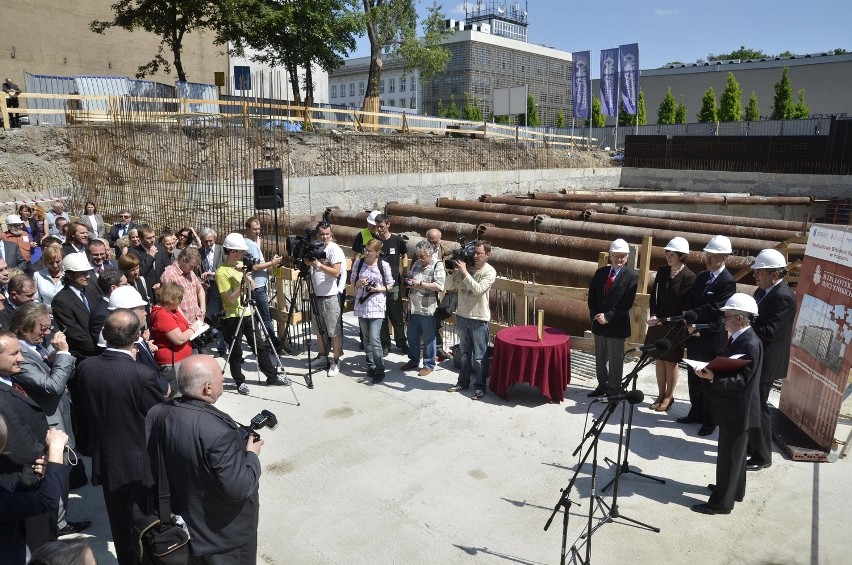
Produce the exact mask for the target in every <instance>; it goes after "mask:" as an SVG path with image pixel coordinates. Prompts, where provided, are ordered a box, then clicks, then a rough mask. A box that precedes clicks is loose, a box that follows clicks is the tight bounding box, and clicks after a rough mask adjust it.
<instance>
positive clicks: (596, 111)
mask: <svg viewBox="0 0 852 565" xmlns="http://www.w3.org/2000/svg"><path fill="white" fill-rule="evenodd" d="M585 125H587V126H588V125H589V120H586V122H585ZM604 126H606V116H604V115H603V114H601V99H600V98H597V97H595V98H594V99H593V100H592V127H596V128H602V127H604Z"/></svg>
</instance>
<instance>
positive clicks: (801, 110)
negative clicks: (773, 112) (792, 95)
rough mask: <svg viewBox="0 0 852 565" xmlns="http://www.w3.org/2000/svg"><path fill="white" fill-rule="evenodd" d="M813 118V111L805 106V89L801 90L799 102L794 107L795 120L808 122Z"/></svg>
mask: <svg viewBox="0 0 852 565" xmlns="http://www.w3.org/2000/svg"><path fill="white" fill-rule="evenodd" d="M810 117H811V109H810V108H808V105H807V104H805V89H804V88H800V89H799V101H798V102H796V105H795V106H794V107H793V119H794V120H806V119H808V118H810Z"/></svg>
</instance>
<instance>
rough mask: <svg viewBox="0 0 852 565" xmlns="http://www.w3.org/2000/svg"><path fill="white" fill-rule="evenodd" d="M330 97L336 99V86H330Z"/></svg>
mask: <svg viewBox="0 0 852 565" xmlns="http://www.w3.org/2000/svg"><path fill="white" fill-rule="evenodd" d="M331 97H332V98H337V85H336V84H332V85H331Z"/></svg>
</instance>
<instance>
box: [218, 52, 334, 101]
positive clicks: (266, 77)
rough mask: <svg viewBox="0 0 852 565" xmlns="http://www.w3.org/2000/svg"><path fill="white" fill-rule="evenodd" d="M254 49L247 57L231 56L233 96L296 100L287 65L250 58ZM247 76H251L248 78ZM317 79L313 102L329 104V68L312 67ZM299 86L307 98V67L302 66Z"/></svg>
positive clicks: (229, 85) (231, 90)
mask: <svg viewBox="0 0 852 565" xmlns="http://www.w3.org/2000/svg"><path fill="white" fill-rule="evenodd" d="M251 56H252V50H251V49H247V50H246V54H245V56H244V57H238V56H236V55H230V56H229V57H228V68H229V71H230V72H229V77H228V81H227V85H226V86H227V92H228V94H230V95H232V96H247V97H250V98H255V97H256V98H269V99H273V100H293V88H292V87H291V85H290V77H289V75H288V74H287V71H286V70H285V69H284V67H276V68H270V67H267V66H265V65H262V64H259V63H255V62H254V61H252V60H251ZM245 77H249V78H248V80H246V78H245ZM311 78H312V80H313V83H314V103H315V104H327V103H328V102H329V99H328V71H326V70H325V69H323V68H322V67H320V66H318V65H313V67H312V68H311ZM299 87H300V90H301V95H302V100H304V99H305V71H304V69H301V68H300V69H299Z"/></svg>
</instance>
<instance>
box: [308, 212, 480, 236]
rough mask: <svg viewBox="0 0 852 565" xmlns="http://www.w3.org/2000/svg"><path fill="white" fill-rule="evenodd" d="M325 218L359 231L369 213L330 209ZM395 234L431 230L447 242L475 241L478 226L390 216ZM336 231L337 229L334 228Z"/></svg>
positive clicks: (424, 232) (423, 232) (420, 232)
mask: <svg viewBox="0 0 852 565" xmlns="http://www.w3.org/2000/svg"><path fill="white" fill-rule="evenodd" d="M323 217H324V218H325V219H326V221H327V222H330V223H332V224H334V225H335V226H337V225H343V226H351V227H356V228H358V230H360V229H362V228H364V227H366V226H367V212H343V211H341V210H339V209H337V208H328V209H326V211H325V214H324V215H323ZM388 217H389V218H390V223H391V227H392V228H393V231H394V232H403V231H410V232H416V233H419V234H421V235H425V234H426V232H427V231H429V230H430V229H433V228H435V229H438V230H441V235H442V237H443V239H445V240H457V239H458V238H459V237H462V236H463V237H464V238H465V239H468V240H470V239H473V238H474V237H475V232H476V225H474V224H465V223H460V222H444V221H436V220H431V219H425V218H418V217H408V216H396V215H389V216H388ZM334 231H336V228H334Z"/></svg>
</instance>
